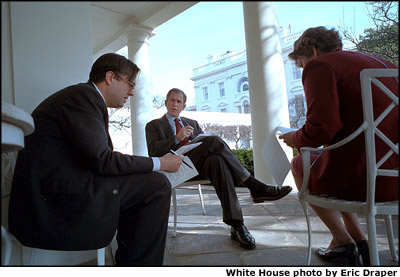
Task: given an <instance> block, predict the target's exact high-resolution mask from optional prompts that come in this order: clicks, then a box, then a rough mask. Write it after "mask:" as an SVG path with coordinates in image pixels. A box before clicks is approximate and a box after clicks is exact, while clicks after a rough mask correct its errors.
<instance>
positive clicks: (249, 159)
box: [232, 149, 254, 176]
mask: <svg viewBox="0 0 400 277" xmlns="http://www.w3.org/2000/svg"><path fill="white" fill-rule="evenodd" d="M232 152H233V154H235V156H236V158H237V159H238V160H239V161H240V163H241V164H242V165H243V166H244V167H245V168H246V169H247V170H248V171H249V172H250V174H251V176H254V162H253V150H252V149H233V150H232Z"/></svg>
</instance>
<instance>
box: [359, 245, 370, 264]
mask: <svg viewBox="0 0 400 277" xmlns="http://www.w3.org/2000/svg"><path fill="white" fill-rule="evenodd" d="M356 244H357V248H358V252H359V253H360V255H361V259H362V265H363V266H370V265H371V261H370V259H369V247H368V241H367V240H360V241H356Z"/></svg>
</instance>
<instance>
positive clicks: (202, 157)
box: [186, 136, 250, 225]
mask: <svg viewBox="0 0 400 277" xmlns="http://www.w3.org/2000/svg"><path fill="white" fill-rule="evenodd" d="M201 142H202V144H200V145H199V146H197V147H196V148H194V149H193V150H191V151H189V152H188V153H187V154H186V155H187V156H188V157H189V158H190V160H191V161H192V162H193V164H194V165H195V167H196V169H197V171H198V172H199V175H200V177H201V178H203V179H204V178H208V179H209V180H210V181H211V183H212V185H213V186H214V188H215V191H216V193H217V195H218V198H219V200H220V202H221V207H222V211H223V221H224V222H225V223H226V224H228V225H231V223H232V222H233V221H236V222H238V221H239V222H243V215H242V209H241V207H240V204H239V200H238V198H237V195H236V190H235V185H239V184H243V183H244V181H245V180H247V179H248V178H249V177H250V173H249V172H248V171H247V170H246V169H245V168H244V167H243V165H242V164H241V163H240V162H239V160H238V159H237V158H236V156H235V155H234V154H233V152H232V151H231V149H230V148H229V146H228V145H227V144H226V143H225V142H224V141H223V140H222V139H220V138H219V137H217V136H207V137H204V138H203V139H202V140H201Z"/></svg>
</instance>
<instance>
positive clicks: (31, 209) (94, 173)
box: [9, 83, 153, 250]
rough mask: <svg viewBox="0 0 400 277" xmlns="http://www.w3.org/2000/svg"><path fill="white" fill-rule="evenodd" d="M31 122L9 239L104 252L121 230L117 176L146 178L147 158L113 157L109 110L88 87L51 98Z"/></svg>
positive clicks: (20, 159)
mask: <svg viewBox="0 0 400 277" xmlns="http://www.w3.org/2000/svg"><path fill="white" fill-rule="evenodd" d="M32 117H33V119H34V123H35V128H36V129H35V131H34V132H33V134H31V135H30V136H27V137H26V138H25V148H24V149H23V150H21V151H20V152H19V154H18V158H17V163H16V168H15V173H14V177H13V183H12V189H11V197H10V207H9V228H10V231H11V233H13V234H14V235H15V237H16V238H17V239H18V240H19V241H20V242H21V243H22V244H23V245H25V246H30V247H35V248H43V249H53V250H86V249H96V248H101V247H104V246H106V245H107V244H108V243H109V242H110V241H111V240H112V238H113V236H114V234H115V231H116V228H117V224H118V217H119V203H120V197H121V196H120V195H119V191H118V189H119V183H118V175H127V174H133V173H147V172H151V171H152V169H153V162H152V160H151V158H149V157H138V156H131V155H124V154H121V153H119V152H114V151H113V147H112V143H111V139H110V136H109V133H108V113H107V108H106V104H105V102H104V100H103V99H102V97H101V95H100V94H99V93H98V92H97V91H96V89H95V87H94V86H93V85H92V84H91V83H86V84H77V85H74V86H70V87H67V88H65V89H63V90H61V91H59V92H57V93H55V94H53V95H51V96H50V97H48V98H47V99H46V100H44V101H43V102H42V103H41V104H40V105H39V106H38V107H37V108H36V109H35V110H34V111H33V113H32Z"/></svg>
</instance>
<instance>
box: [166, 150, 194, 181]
mask: <svg viewBox="0 0 400 277" xmlns="http://www.w3.org/2000/svg"><path fill="white" fill-rule="evenodd" d="M185 146H186V145H185ZM183 160H184V161H185V162H186V163H187V164H188V165H190V166H191V167H192V168H190V167H188V166H187V165H185V164H184V163H182V165H181V166H180V168H179V170H178V172H165V171H159V172H160V173H162V174H164V175H165V176H166V177H167V178H168V180H169V182H170V183H171V186H172V188H174V187H176V186H177V185H179V184H182V183H183V182H185V181H187V180H189V179H191V178H193V177H195V176H197V175H199V172H197V170H196V167H195V166H194V164H193V163H192V161H191V160H190V159H189V157H187V156H185V158H184V159H183Z"/></svg>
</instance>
